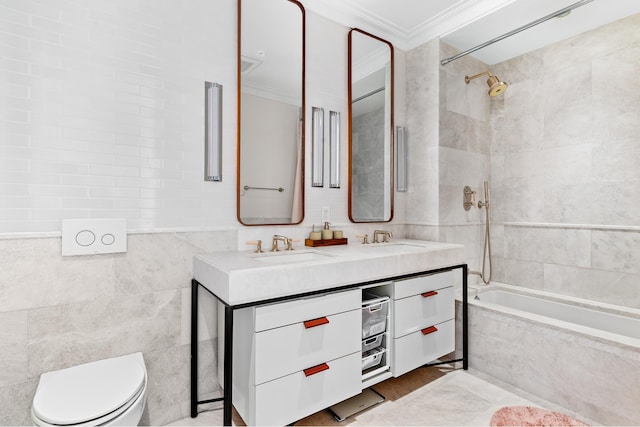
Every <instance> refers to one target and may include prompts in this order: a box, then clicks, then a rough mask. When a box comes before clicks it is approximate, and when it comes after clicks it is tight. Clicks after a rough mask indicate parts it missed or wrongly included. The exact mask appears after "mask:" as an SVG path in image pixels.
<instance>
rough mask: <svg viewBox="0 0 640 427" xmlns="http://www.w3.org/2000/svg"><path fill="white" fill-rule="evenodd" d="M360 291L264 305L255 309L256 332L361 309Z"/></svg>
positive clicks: (354, 290) (355, 290)
mask: <svg viewBox="0 0 640 427" xmlns="http://www.w3.org/2000/svg"><path fill="white" fill-rule="evenodd" d="M361 303H362V294H361V291H360V289H353V290H350V291H344V292H336V293H332V294H325V295H321V296H317V297H310V298H301V299H297V300H293V301H288V302H281V303H274V304H268V305H262V306H259V307H256V309H255V331H256V332H260V331H265V330H267V329H273V328H278V327H280V326H286V325H291V324H293V323H299V322H304V321H307V320H312V319H318V318H322V317H326V316H330V315H332V314H336V313H342V312H345V311H350V310H355V309H360V305H361Z"/></svg>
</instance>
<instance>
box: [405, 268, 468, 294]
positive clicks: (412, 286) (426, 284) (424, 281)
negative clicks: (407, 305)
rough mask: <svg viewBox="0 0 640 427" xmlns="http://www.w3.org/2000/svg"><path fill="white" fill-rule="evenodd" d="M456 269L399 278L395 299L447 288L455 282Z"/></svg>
mask: <svg viewBox="0 0 640 427" xmlns="http://www.w3.org/2000/svg"><path fill="white" fill-rule="evenodd" d="M455 279H456V276H455V271H453V270H450V271H445V272H442V273H436V274H430V275H428V276H420V277H414V278H413V279H406V280H398V281H397V282H395V286H394V290H393V299H396V300H398V299H402V298H406V297H411V296H414V295H420V294H423V293H425V292H429V291H433V290H436V289H442V288H447V287H449V286H453V285H454V284H455Z"/></svg>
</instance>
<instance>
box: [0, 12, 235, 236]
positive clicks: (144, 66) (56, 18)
mask: <svg viewBox="0 0 640 427" xmlns="http://www.w3.org/2000/svg"><path fill="white" fill-rule="evenodd" d="M0 8H1V9H2V18H1V19H0V30H1V32H2V34H3V35H4V36H3V37H2V39H0V40H1V41H2V45H3V47H4V49H3V59H2V61H1V62H0V69H1V70H2V75H3V81H4V82H5V83H9V84H10V85H3V98H4V99H5V101H4V102H3V103H2V107H0V108H1V112H2V115H1V117H2V119H1V126H0V134H1V135H2V139H1V140H2V143H1V145H0V146H1V148H0V149H1V153H2V157H1V158H2V166H4V167H3V168H2V170H3V176H2V178H3V179H2V186H3V190H4V191H3V193H4V194H6V195H8V196H11V197H13V198H14V200H12V201H9V202H5V203H3V204H2V206H0V232H25V231H30V232H37V231H56V230H57V229H58V228H59V220H60V219H62V218H69V217H78V218H83V217H84V218H94V217H127V218H128V220H129V227H130V228H131V229H151V228H157V227H198V226H200V227H202V226H212V225H221V224H222V225H224V224H232V223H233V222H234V221H233V219H234V218H235V212H234V208H235V203H233V202H234V200H233V199H234V186H235V183H234V179H233V176H234V170H235V166H234V161H233V159H234V158H235V152H234V151H235V141H234V138H235V132H234V125H233V123H234V122H235V118H234V117H233V116H234V114H233V113H231V114H226V115H225V119H224V120H225V127H224V136H223V137H224V141H225V150H224V151H225V154H224V156H225V177H226V179H225V181H224V182H223V183H221V184H211V183H204V182H202V179H201V176H202V173H201V170H202V167H203V160H202V159H203V138H204V137H203V135H204V130H203V120H204V113H203V105H204V102H203V86H204V80H213V81H217V82H219V83H221V84H223V85H224V86H225V88H226V91H225V95H226V96H225V97H224V106H225V110H226V111H229V112H233V111H234V105H235V100H234V97H233V95H232V94H233V93H234V86H235V63H234V61H233V58H234V56H235V22H234V19H232V18H233V16H234V15H235V5H234V3H233V2H230V1H228V2H224V4H220V5H213V4H211V3H210V2H207V1H203V0H193V1H190V2H188V4H187V3H184V2H180V1H178V2H175V1H174V2H171V1H161V2H153V1H150V0H137V1H111V2H105V1H92V2H81V3H77V2H68V1H56V2H49V3H46V5H45V4H44V3H42V2H32V1H25V2H19V1H10V0H3V1H2V2H0ZM227 18H228V19H227ZM186 27H189V28H191V29H195V28H197V29H198V30H197V31H184V28H186ZM203 52H208V54H207V55H203V54H202V53H203ZM207 184H209V185H207ZM210 199H216V200H217V201H218V202H223V203H221V205H222V206H224V209H213V210H212V209H205V208H210V204H208V203H206V202H205V201H206V200H210ZM43 200H45V203H43ZM14 201H15V202H16V203H17V204H18V206H22V207H21V208H20V209H16V207H15V206H16V205H15V204H14V203H11V202H14Z"/></svg>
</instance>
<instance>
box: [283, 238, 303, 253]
mask: <svg viewBox="0 0 640 427" xmlns="http://www.w3.org/2000/svg"><path fill="white" fill-rule="evenodd" d="M299 241H300V239H290V238H287V241H286V243H287V250H288V251H292V250H293V244H294V243H297V242H299Z"/></svg>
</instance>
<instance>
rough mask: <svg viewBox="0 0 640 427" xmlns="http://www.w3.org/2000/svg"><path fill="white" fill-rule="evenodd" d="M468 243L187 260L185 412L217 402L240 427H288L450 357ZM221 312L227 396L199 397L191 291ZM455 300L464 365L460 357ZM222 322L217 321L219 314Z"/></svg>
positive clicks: (194, 298) (419, 243)
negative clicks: (206, 296) (190, 276)
mask: <svg viewBox="0 0 640 427" xmlns="http://www.w3.org/2000/svg"><path fill="white" fill-rule="evenodd" d="M466 269H467V267H466V264H464V247H463V246H461V245H453V244H446V243H435V242H427V241H418V240H394V241H392V242H389V243H378V244H368V245H362V244H357V243H356V244H349V245H343V246H331V247H322V248H321V249H315V248H314V249H310V248H304V247H301V248H295V249H294V250H292V251H286V250H285V251H280V252H265V253H254V252H251V251H244V252H218V253H210V254H203V255H198V256H196V257H195V258H194V270H193V271H194V280H193V281H192V320H191V321H192V333H191V337H192V340H191V344H192V345H191V351H192V353H191V360H192V362H191V384H192V385H191V416H192V417H195V416H197V412H198V411H197V407H198V405H199V404H202V403H208V402H211V401H216V400H223V401H224V409H223V410H224V424H225V425H230V424H231V406H232V404H233V405H234V406H235V408H236V409H237V411H238V413H239V414H240V416H241V417H242V418H243V419H244V421H245V422H246V423H247V424H248V425H286V424H290V423H293V422H295V421H297V420H299V419H301V418H304V417H305V416H307V415H310V414H312V413H314V412H317V411H319V410H321V409H324V408H327V407H329V406H331V405H334V404H336V403H338V402H340V401H343V400H345V399H348V398H350V397H352V396H355V395H358V394H359V393H360V392H361V391H362V390H363V389H365V388H367V387H369V386H372V385H374V384H376V383H378V382H380V381H383V380H385V379H387V378H390V377H397V376H400V375H402V374H404V373H407V372H409V371H411V370H413V369H415V368H418V367H420V366H423V365H425V364H429V363H430V362H431V363H435V364H438V363H442V362H438V361H437V360H436V359H438V358H441V357H442V356H445V355H447V354H450V353H452V352H453V351H454V350H455V343H456V340H455V330H456V328H455V290H456V287H458V289H459V288H460V287H462V289H463V290H464V289H466V273H467V272H466ZM200 287H202V288H204V289H205V290H206V291H208V292H210V293H211V294H213V295H214V296H215V297H216V298H217V299H218V300H219V301H220V302H221V303H222V305H223V306H224V331H221V336H219V340H222V341H223V342H224V352H223V353H224V354H223V355H220V359H221V360H223V365H224V367H223V372H221V373H219V376H220V377H221V378H222V379H223V389H224V397H222V398H220V399H213V400H205V401H199V400H198V396H197V385H196V384H197V362H198V360H197V344H198V343H197V328H198V325H197V318H198V313H197V310H198V290H199V288H200ZM465 295H466V292H463V313H462V314H463V328H462V332H463V337H462V338H463V340H462V341H463V357H462V359H456V360H455V361H462V362H463V367H464V368H465V369H466V367H467V357H466V298H465V297H464V296H465ZM219 318H220V316H219Z"/></svg>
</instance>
